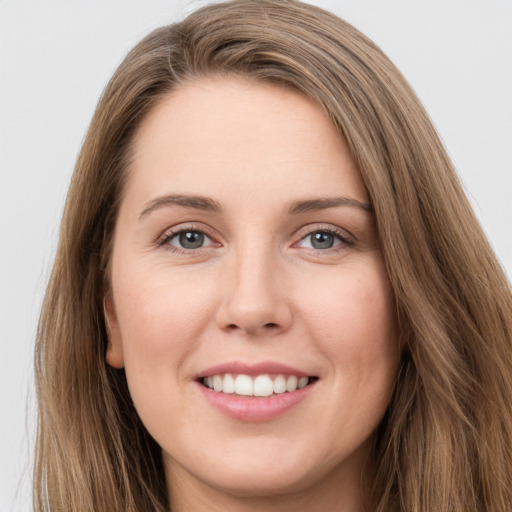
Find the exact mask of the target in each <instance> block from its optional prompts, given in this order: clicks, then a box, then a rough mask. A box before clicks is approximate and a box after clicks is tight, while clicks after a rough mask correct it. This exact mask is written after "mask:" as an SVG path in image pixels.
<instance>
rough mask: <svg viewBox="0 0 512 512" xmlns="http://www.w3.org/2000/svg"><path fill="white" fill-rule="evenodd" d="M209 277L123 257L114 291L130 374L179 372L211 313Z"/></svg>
mask: <svg viewBox="0 0 512 512" xmlns="http://www.w3.org/2000/svg"><path fill="white" fill-rule="evenodd" d="M199 274H200V273H199ZM203 282H204V284H205V285H204V286H203ZM208 282H209V281H208V280H202V279H201V276H200V275H198V273H197V272H196V273H195V274H193V273H191V272H187V271H183V270H181V269H172V268H166V266H165V265H157V266H155V265H154V264H151V265H149V264H148V265H147V266H145V265H144V264H140V263H139V264H138V265H130V264H129V262H124V263H123V262H119V264H118V266H117V267H115V273H114V274H113V292H114V300H115V305H116V312H117V318H118V322H119V326H120V332H121V339H122V345H123V353H124V359H125V367H126V371H127V376H128V378H129V379H131V380H132V381H134V380H135V379H137V378H138V377H139V376H140V375H144V376H155V375H157V374H158V373H159V372H161V373H162V374H167V375H175V372H171V370H172V369H175V368H180V364H181V363H182V361H183V360H184V359H186V357H187V355H189V354H190V352H192V351H194V350H195V348H196V345H197V343H198V340H199V339H200V338H201V332H202V331H203V330H204V329H205V327H206V324H207V322H208V319H209V318H211V316H212V314H211V310H212V300H211V294H212V292H213V291H212V290H210V289H207V286H208ZM210 287H211V284H210ZM151 380H152V381H156V379H153V378H152V379H151Z"/></svg>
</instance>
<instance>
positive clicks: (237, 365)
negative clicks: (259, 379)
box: [196, 361, 311, 379]
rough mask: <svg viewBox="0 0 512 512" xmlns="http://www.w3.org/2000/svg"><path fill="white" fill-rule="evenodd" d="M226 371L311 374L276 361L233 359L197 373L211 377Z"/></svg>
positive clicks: (199, 377)
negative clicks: (256, 361) (245, 361)
mask: <svg viewBox="0 0 512 512" xmlns="http://www.w3.org/2000/svg"><path fill="white" fill-rule="evenodd" d="M225 373H234V374H244V375H251V376H256V375H263V374H265V373H273V374H283V375H296V376H297V377H308V376H311V374H308V373H305V372H303V371H302V370H299V369H297V368H293V367H291V366H288V365H285V364H282V363H278V362H275V361H261V362H259V363H250V364H249V363H244V362H241V361H231V362H226V363H221V364H217V365H214V366H210V367H209V368H206V369H204V370H202V371H201V372H200V373H198V374H197V375H196V379H201V378H203V377H209V376H212V375H222V374H225Z"/></svg>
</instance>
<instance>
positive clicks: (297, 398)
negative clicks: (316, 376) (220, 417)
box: [197, 381, 318, 422]
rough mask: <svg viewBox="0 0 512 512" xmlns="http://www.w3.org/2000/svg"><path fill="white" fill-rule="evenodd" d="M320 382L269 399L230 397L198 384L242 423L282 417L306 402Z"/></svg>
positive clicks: (221, 407)
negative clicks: (303, 401)
mask: <svg viewBox="0 0 512 512" xmlns="http://www.w3.org/2000/svg"><path fill="white" fill-rule="evenodd" d="M317 382H318V381H314V382H312V383H311V384H309V385H307V386H306V387H304V388H302V389H297V390H296V391H291V392H286V393H279V394H273V395H270V396H268V397H244V396H240V395H228V394H227V393H222V392H220V391H214V390H213V389H210V388H207V387H205V386H203V385H202V384H201V383H199V382H197V385H198V386H199V388H200V390H201V392H202V393H203V396H204V397H205V398H206V400H208V402H209V403H210V404H211V405H213V406H214V407H215V408H216V409H218V410H220V411H221V412H222V413H224V414H226V415H227V416H230V417H231V418H234V419H236V420H240V421H247V422H262V421H269V420H273V419H275V418H277V417H278V416H281V415H282V414H284V413H285V412H287V411H289V410H290V409H291V408H293V407H294V406H296V405H298V404H299V403H300V402H302V400H304V399H305V398H306V397H307V396H308V395H309V393H311V391H313V388H315V386H316V384H317Z"/></svg>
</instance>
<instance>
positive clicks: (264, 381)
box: [254, 375, 274, 396]
mask: <svg viewBox="0 0 512 512" xmlns="http://www.w3.org/2000/svg"><path fill="white" fill-rule="evenodd" d="M273 392H274V383H273V382H272V379H271V378H270V377H269V376H268V375H258V376H257V377H256V378H255V379H254V396H270V395H271V394H272V393H273Z"/></svg>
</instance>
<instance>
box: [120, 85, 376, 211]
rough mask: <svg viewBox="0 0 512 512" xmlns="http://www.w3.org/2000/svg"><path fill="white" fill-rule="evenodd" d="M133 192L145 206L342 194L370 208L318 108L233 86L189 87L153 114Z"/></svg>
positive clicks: (291, 96) (262, 89)
mask: <svg viewBox="0 0 512 512" xmlns="http://www.w3.org/2000/svg"><path fill="white" fill-rule="evenodd" d="M333 189H334V190H333ZM338 189H339V190H338ZM127 192H128V194H131V193H136V195H138V196H140V198H141V200H143V199H144V198H146V201H147V200H148V198H150V197H151V196H154V195H155V194H157V193H158V194H161V193H182V192H184V193H197V194H203V195H209V196H215V197H216V198H218V199H219V200H220V201H223V200H230V201H234V200H235V199H236V198H240V197H241V195H242V196H244V200H246V199H247V196H251V197H255V198H257V197H259V198H260V199H261V197H263V196H264V197H267V198H268V197H269V195H270V196H272V197H275V198H276V199H284V196H286V195H288V196H297V197H292V199H296V198H300V196H307V197H314V196H319V197H324V196H326V195H328V196H332V195H333V194H335V193H336V192H339V193H343V195H350V196H351V197H354V198H355V199H358V200H360V201H363V202H368V196H367V191H366V188H365V186H364V183H363V181H362V179H361V176H360V173H359V171H358V170H357V168H356V166H355V164H354V161H353V159H352V157H351V155H350V153H349V151H348V148H347V146H346V143H345V141H344V140H343V138H342V137H341V136H340V134H339V133H338V131H337V130H336V128H335V126H334V124H333V123H332V122H331V121H330V120H329V118H328V117H327V116H326V114H325V113H324V112H323V110H322V109H321V108H320V106H319V105H317V104H316V103H315V102H313V101H312V100H310V99H308V98H307V97H305V96H303V95H302V94H299V93H297V92H295V91H292V90H290V89H286V88H283V87H279V86H277V85H270V84H262V83H257V82H253V81H248V80H241V79H234V78H229V79H228V78H210V79H206V80H203V81H200V82H196V83H193V84H188V85H185V86H183V87H181V88H179V89H177V90H175V91H173V92H171V93H170V94H168V95H167V96H166V97H164V98H163V99H162V100H161V101H160V102H159V104H158V105H157V106H156V107H154V108H153V110H152V111H151V112H150V113H149V114H148V115H147V117H146V118H145V119H144V120H143V122H142V123H141V125H140V127H139V129H138V131H137V134H136V137H135V141H134V153H133V160H132V166H131V169H130V176H129V180H128V191H127Z"/></svg>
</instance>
